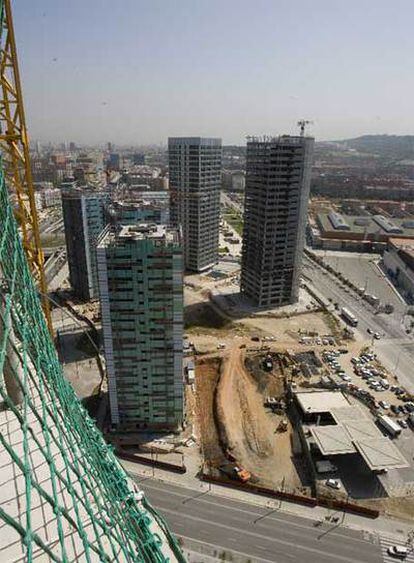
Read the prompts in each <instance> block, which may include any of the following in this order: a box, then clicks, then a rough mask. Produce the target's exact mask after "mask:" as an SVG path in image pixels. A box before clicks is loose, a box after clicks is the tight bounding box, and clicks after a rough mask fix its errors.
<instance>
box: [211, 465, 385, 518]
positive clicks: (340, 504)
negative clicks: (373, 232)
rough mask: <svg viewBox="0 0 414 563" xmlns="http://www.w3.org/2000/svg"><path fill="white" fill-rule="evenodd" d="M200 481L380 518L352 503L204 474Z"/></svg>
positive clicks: (375, 511)
mask: <svg viewBox="0 0 414 563" xmlns="http://www.w3.org/2000/svg"><path fill="white" fill-rule="evenodd" d="M200 479H201V480H202V481H206V482H209V483H215V484H218V485H222V486H224V487H229V488H233V489H238V490H243V491H248V492H251V493H256V494H258V495H263V496H267V497H272V498H277V499H281V500H286V501H289V502H295V503H298V504H305V505H307V506H325V507H327V508H335V509H337V510H342V511H344V512H352V513H353V514H359V515H361V516H367V517H369V518H378V516H379V514H380V513H379V511H378V510H375V509H372V508H367V507H366V506H360V505H359V504H354V503H351V502H346V501H341V500H334V499H323V498H321V499H318V498H315V497H306V496H304V495H297V494H295V493H288V492H286V491H275V490H273V489H268V488H266V487H260V486H259V485H253V484H252V483H240V482H238V481H227V480H226V479H224V478H222V477H219V476H214V475H205V474H202V475H201V476H200Z"/></svg>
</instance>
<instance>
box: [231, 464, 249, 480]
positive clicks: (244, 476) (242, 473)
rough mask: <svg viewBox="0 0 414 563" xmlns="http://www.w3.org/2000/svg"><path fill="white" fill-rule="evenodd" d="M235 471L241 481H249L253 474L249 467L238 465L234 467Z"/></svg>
mask: <svg viewBox="0 0 414 563" xmlns="http://www.w3.org/2000/svg"><path fill="white" fill-rule="evenodd" d="M233 471H234V473H235V474H236V476H237V479H238V480H239V481H240V482H241V483H247V481H250V479H251V476H252V475H251V473H250V471H247V469H243V467H240V466H239V465H236V466H235V467H234V469H233Z"/></svg>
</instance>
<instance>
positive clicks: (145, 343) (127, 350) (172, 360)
mask: <svg viewBox="0 0 414 563" xmlns="http://www.w3.org/2000/svg"><path fill="white" fill-rule="evenodd" d="M97 259H98V270H99V292H100V298H101V312H102V327H103V335H104V346H105V356H106V366H107V371H108V385H109V401H110V411H111V421H112V424H113V425H114V427H116V428H117V429H120V430H124V431H134V430H140V429H147V428H148V429H162V430H175V429H178V428H179V427H180V426H181V424H182V421H183V373H182V349H183V279H182V275H183V274H182V272H183V263H182V248H181V242H180V236H179V231H178V230H176V229H170V228H168V227H166V226H165V225H154V224H148V223H147V224H138V225H137V224H135V225H126V226H123V227H122V228H121V229H120V230H119V229H118V230H109V229H108V230H107V231H106V232H105V233H104V234H103V235H102V237H101V240H100V242H99V245H98V251H97Z"/></svg>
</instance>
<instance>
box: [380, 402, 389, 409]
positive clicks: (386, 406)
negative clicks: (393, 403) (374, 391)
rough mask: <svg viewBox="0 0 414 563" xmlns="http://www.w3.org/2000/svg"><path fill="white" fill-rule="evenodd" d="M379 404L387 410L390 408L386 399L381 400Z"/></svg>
mask: <svg viewBox="0 0 414 563" xmlns="http://www.w3.org/2000/svg"><path fill="white" fill-rule="evenodd" d="M379 404H380V406H381V407H382V408H383V409H385V410H388V409H389V408H390V405H389V404H388V403H386V402H385V401H379Z"/></svg>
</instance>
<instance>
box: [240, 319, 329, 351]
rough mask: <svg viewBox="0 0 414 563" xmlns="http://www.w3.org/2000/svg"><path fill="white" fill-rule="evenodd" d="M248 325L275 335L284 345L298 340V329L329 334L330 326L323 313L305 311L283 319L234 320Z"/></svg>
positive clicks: (253, 329) (253, 328)
mask: <svg viewBox="0 0 414 563" xmlns="http://www.w3.org/2000/svg"><path fill="white" fill-rule="evenodd" d="M239 323H242V324H244V325H245V326H246V327H249V328H250V330H251V331H252V332H254V331H255V330H257V331H261V332H263V333H264V334H266V335H269V336H275V337H276V338H277V340H278V342H279V343H284V344H286V345H288V346H289V345H291V344H295V343H297V342H298V331H299V330H302V331H305V330H307V331H314V332H317V333H319V334H331V333H332V327H330V326H329V324H330V323H329V321H328V319H327V318H326V317H325V315H324V314H323V313H307V314H304V315H298V316H296V317H291V318H284V319H266V318H260V317H256V318H248V319H242V320H240V321H236V322H235V324H239Z"/></svg>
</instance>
